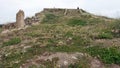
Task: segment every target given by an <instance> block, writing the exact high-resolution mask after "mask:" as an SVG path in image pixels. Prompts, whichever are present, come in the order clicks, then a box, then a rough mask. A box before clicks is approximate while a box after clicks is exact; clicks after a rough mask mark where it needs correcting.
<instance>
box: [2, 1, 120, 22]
mask: <svg viewBox="0 0 120 68" xmlns="http://www.w3.org/2000/svg"><path fill="white" fill-rule="evenodd" d="M0 3H1V4H0V24H1V23H8V22H12V21H15V15H16V13H17V12H18V10H19V9H22V10H24V11H25V15H26V17H27V16H32V15H34V14H35V13H37V12H40V11H41V10H42V9H43V8H53V7H56V8H77V7H78V6H79V7H80V8H82V9H85V10H86V11H88V12H90V13H94V14H97V15H104V16H109V17H114V18H116V17H120V0H0Z"/></svg>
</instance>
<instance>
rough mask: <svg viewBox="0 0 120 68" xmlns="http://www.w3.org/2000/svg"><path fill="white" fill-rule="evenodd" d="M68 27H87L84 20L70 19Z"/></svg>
mask: <svg viewBox="0 0 120 68" xmlns="http://www.w3.org/2000/svg"><path fill="white" fill-rule="evenodd" d="M68 25H70V26H79V25H81V26H85V25H87V22H86V21H85V20H80V19H70V20H69V21H68Z"/></svg>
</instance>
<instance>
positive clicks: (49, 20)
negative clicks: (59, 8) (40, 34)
mask: <svg viewBox="0 0 120 68" xmlns="http://www.w3.org/2000/svg"><path fill="white" fill-rule="evenodd" d="M58 18H59V17H58V16H56V15H54V14H45V18H44V19H43V21H42V22H44V23H56V22H57V20H58Z"/></svg>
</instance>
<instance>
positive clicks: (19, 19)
mask: <svg viewBox="0 0 120 68" xmlns="http://www.w3.org/2000/svg"><path fill="white" fill-rule="evenodd" d="M84 13H87V12H85V11H84V10H82V9H79V7H77V9H61V8H44V10H43V11H42V12H39V13H36V14H35V16H32V17H27V18H25V19H24V17H25V14H24V11H23V10H19V12H18V13H17V14H16V22H12V23H9V24H4V25H2V27H3V30H5V29H14V28H24V27H25V26H26V25H32V24H36V23H39V22H41V21H42V19H43V18H44V17H45V14H55V15H60V16H61V15H62V16H80V15H81V14H84Z"/></svg>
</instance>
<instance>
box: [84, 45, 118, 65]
mask: <svg viewBox="0 0 120 68" xmlns="http://www.w3.org/2000/svg"><path fill="white" fill-rule="evenodd" d="M86 51H87V52H88V53H89V54H91V55H92V56H94V57H95V56H97V57H98V58H99V59H100V60H102V61H103V62H104V63H107V64H112V63H114V64H120V51H119V48H117V47H109V48H102V47H100V46H94V47H90V48H87V50H86Z"/></svg>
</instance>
